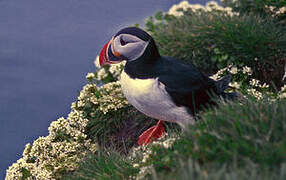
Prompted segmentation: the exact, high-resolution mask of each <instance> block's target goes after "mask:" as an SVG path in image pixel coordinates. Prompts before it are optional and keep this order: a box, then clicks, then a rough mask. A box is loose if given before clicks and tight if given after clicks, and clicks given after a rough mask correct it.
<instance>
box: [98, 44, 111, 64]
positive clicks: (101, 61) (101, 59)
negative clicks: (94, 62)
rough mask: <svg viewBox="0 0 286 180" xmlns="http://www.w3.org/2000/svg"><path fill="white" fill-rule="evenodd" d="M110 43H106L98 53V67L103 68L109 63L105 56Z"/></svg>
mask: <svg viewBox="0 0 286 180" xmlns="http://www.w3.org/2000/svg"><path fill="white" fill-rule="evenodd" d="M110 42H111V40H110V41H108V43H106V44H105V45H104V47H103V48H102V50H101V51H100V54H99V65H100V66H103V65H105V64H110V61H109V60H108V55H107V49H108V46H109V44H110Z"/></svg>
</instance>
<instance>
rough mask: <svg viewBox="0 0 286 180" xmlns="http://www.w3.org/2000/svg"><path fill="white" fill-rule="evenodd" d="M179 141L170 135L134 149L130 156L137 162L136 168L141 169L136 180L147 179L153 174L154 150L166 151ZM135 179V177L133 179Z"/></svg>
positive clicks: (134, 165)
mask: <svg viewBox="0 0 286 180" xmlns="http://www.w3.org/2000/svg"><path fill="white" fill-rule="evenodd" d="M177 139H178V137H177V135H176V137H172V136H170V135H168V134H166V135H165V136H163V137H161V138H159V139H157V140H156V141H153V142H152V143H150V144H148V145H146V146H139V147H136V148H133V149H132V152H131V155H130V156H129V158H130V160H131V161H133V162H135V163H134V164H133V167H134V168H139V173H138V174H137V175H136V177H135V179H137V180H140V179H146V176H147V175H150V174H152V170H153V164H150V163H151V162H152V158H151V157H152V154H153V151H152V148H154V147H161V148H165V149H170V148H172V146H173V144H174V142H175V141H176V140H177ZM133 178H134V177H133Z"/></svg>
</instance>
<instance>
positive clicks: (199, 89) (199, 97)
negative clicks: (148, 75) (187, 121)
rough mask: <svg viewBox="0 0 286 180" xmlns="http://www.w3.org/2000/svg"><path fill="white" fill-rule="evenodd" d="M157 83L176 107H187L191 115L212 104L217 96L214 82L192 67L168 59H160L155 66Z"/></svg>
mask: <svg viewBox="0 0 286 180" xmlns="http://www.w3.org/2000/svg"><path fill="white" fill-rule="evenodd" d="M155 68H156V69H155V70H154V71H155V72H157V73H158V74H157V75H158V78H159V81H160V82H161V83H163V84H164V85H165V89H166V91H167V92H168V93H169V94H170V96H171V98H172V100H173V101H174V102H175V103H176V105H178V106H186V107H189V108H190V110H191V111H192V113H195V112H196V111H197V110H199V109H200V108H202V107H203V106H205V105H207V104H212V103H213V102H212V101H211V97H212V94H213V93H215V94H217V89H216V81H214V80H212V79H210V78H209V77H207V76H206V75H204V74H202V73H201V72H200V71H199V70H198V69H197V68H196V67H195V66H194V65H192V64H188V65H187V64H183V63H181V62H179V61H178V60H176V59H174V58H170V57H162V59H161V60H160V62H159V63H157V64H156V66H155Z"/></svg>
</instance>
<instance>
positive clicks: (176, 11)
mask: <svg viewBox="0 0 286 180" xmlns="http://www.w3.org/2000/svg"><path fill="white" fill-rule="evenodd" d="M188 9H191V10H192V11H193V12H213V11H217V12H223V13H225V14H227V15H229V16H233V15H238V13H236V12H233V11H232V8H230V7H222V6H220V5H218V3H217V2H216V1H210V2H208V3H207V4H206V5H205V6H202V5H200V4H189V2H188V1H182V2H180V3H179V4H175V5H173V6H172V7H171V8H170V10H169V12H168V14H169V15H173V16H182V15H184V13H183V11H187V10H188Z"/></svg>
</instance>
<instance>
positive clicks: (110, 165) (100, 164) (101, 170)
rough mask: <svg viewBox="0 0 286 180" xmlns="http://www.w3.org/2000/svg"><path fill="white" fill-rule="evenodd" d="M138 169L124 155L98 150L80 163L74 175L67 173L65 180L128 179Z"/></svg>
mask: <svg viewBox="0 0 286 180" xmlns="http://www.w3.org/2000/svg"><path fill="white" fill-rule="evenodd" d="M137 171H138V170H136V169H134V168H133V167H132V164H130V163H129V162H128V161H127V160H126V159H124V157H122V156H121V155H120V154H118V153H116V152H108V153H105V152H98V153H97V154H89V155H87V157H86V158H85V160H84V161H83V163H81V164H80V168H79V170H78V171H77V172H75V173H72V175H67V176H65V177H64V178H62V179H63V180H69V179H71V180H92V179H101V180H109V179H114V180H119V179H128V177H129V176H131V175H134V174H136V173H137Z"/></svg>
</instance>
